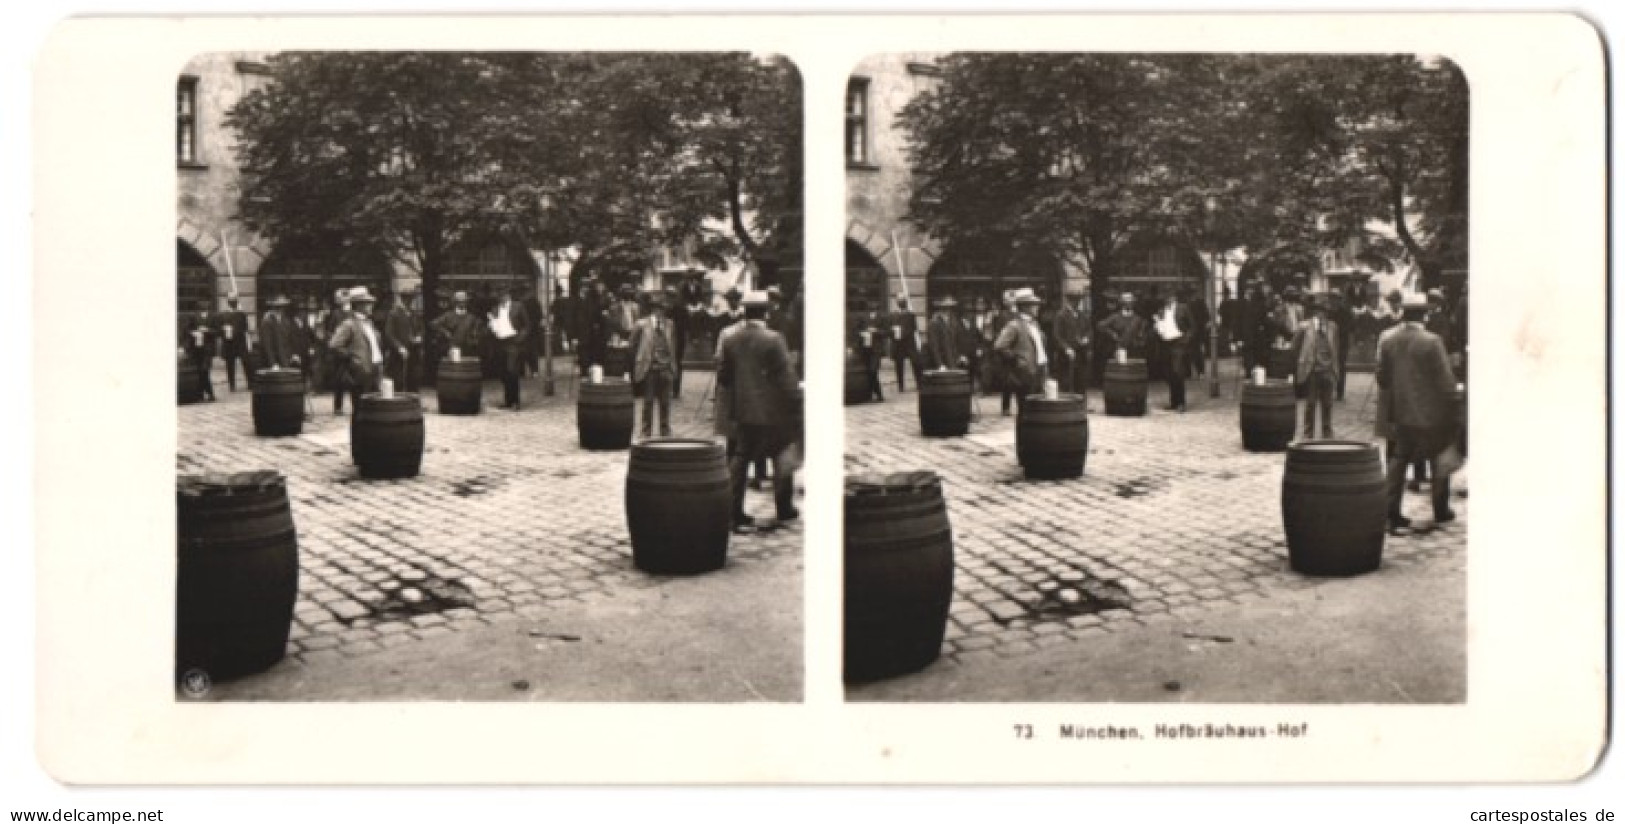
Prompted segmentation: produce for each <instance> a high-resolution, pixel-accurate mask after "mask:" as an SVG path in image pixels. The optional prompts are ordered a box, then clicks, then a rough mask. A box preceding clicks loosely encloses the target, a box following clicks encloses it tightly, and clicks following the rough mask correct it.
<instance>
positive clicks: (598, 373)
mask: <svg viewBox="0 0 1625 824" xmlns="http://www.w3.org/2000/svg"><path fill="white" fill-rule="evenodd" d="M587 379H588V380H590V381H592V382H593V383H594V384H599V383H603V382H604V367H602V366H593V367H592V368H591V369H589V370H587Z"/></svg>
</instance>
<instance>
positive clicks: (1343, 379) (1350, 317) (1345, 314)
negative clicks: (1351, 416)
mask: <svg viewBox="0 0 1625 824" xmlns="http://www.w3.org/2000/svg"><path fill="white" fill-rule="evenodd" d="M1349 300H1350V298H1349V296H1347V295H1345V294H1344V293H1343V291H1342V290H1339V289H1333V290H1332V293H1331V306H1329V307H1328V308H1327V310H1326V319H1327V320H1329V321H1331V323H1332V326H1333V328H1335V329H1336V330H1337V336H1336V343H1337V399H1338V400H1342V399H1343V390H1344V388H1345V387H1346V386H1348V377H1349V369H1348V366H1349V344H1351V343H1353V342H1354V309H1353V307H1351V306H1350V305H1349Z"/></svg>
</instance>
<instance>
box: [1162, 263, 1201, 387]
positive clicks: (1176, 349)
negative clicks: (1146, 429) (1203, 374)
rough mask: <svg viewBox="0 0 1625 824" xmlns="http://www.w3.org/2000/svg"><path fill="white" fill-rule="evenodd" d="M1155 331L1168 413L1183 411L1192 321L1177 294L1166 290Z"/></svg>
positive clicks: (1194, 327) (1186, 306) (1194, 324)
mask: <svg viewBox="0 0 1625 824" xmlns="http://www.w3.org/2000/svg"><path fill="white" fill-rule="evenodd" d="M1155 329H1156V331H1157V337H1158V338H1159V339H1160V340H1161V342H1162V352H1163V356H1164V357H1165V358H1167V361H1166V363H1164V364H1163V368H1164V370H1165V375H1166V377H1167V380H1168V409H1169V410H1171V411H1179V412H1184V411H1185V358H1186V357H1187V356H1188V355H1189V354H1190V342H1191V334H1192V333H1193V332H1194V331H1195V329H1196V321H1195V319H1194V318H1193V317H1192V315H1191V309H1190V305H1189V304H1187V303H1185V302H1184V301H1183V300H1180V293H1179V292H1177V291H1175V290H1173V289H1169V290H1168V297H1167V299H1166V300H1165V301H1164V302H1163V305H1162V309H1161V311H1159V312H1157V316H1156V325H1155Z"/></svg>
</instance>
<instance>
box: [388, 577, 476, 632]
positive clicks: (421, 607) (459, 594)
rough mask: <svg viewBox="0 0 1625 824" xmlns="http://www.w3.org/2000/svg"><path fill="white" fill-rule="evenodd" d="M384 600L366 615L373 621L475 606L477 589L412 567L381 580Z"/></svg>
mask: <svg viewBox="0 0 1625 824" xmlns="http://www.w3.org/2000/svg"><path fill="white" fill-rule="evenodd" d="M378 588H379V589H380V590H382V591H383V593H384V600H383V601H381V602H380V603H378V604H376V605H373V606H372V607H371V609H372V611H371V612H370V613H369V614H368V615H367V616H366V617H368V618H371V619H372V620H374V621H390V620H398V619H403V618H410V617H412V616H414V615H424V614H426V613H431V612H445V611H446V610H448V609H457V608H459V607H469V608H472V607H473V606H474V593H473V592H472V591H470V590H469V588H468V587H466V586H464V585H463V584H461V583H458V582H457V581H448V580H446V579H444V578H441V577H439V576H437V575H429V574H426V573H423V572H422V571H413V572H411V573H407V574H404V575H402V576H400V577H398V578H395V579H392V580H388V581H384V582H382V583H380V584H378Z"/></svg>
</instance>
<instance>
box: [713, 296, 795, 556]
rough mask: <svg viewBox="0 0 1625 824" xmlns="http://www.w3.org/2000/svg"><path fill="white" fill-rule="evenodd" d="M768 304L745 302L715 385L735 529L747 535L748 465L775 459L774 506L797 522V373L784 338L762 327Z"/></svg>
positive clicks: (762, 300)
mask: <svg viewBox="0 0 1625 824" xmlns="http://www.w3.org/2000/svg"><path fill="white" fill-rule="evenodd" d="M767 306H768V300H767V296H766V295H765V294H762V293H760V292H752V293H751V294H750V296H749V297H747V298H746V299H745V301H744V308H745V320H744V322H742V323H741V324H739V326H738V328H737V329H736V330H735V331H734V332H733V333H732V334H730V335H728V336H727V338H726V339H725V340H724V341H723V342H722V355H721V358H720V361H719V362H718V364H717V383H718V384H719V385H721V386H724V387H726V388H728V389H729V391H730V395H731V401H732V406H733V420H734V422H735V426H736V427H737V429H738V432H739V449H738V451H737V452H736V453H735V454H734V456H733V458H732V459H731V461H730V463H729V474H730V475H731V476H732V481H733V526H734V531H735V532H741V533H743V532H749V531H751V530H752V529H753V528H754V527H755V522H754V520H752V518H751V517H750V516H749V515H748V514H746V512H745V473H746V471H747V470H748V469H749V467H750V464H751V463H752V461H754V460H756V459H758V458H761V457H770V458H772V459H773V503H774V505H775V507H776V509H777V514H778V519H779V520H780V521H789V520H793V519H795V518H796V517H797V516H798V515H799V514H800V513H799V512H798V511H797V510H796V508H795V500H794V499H795V473H794V472H792V471H790V468H789V466H788V463H789V461H788V460H787V458H788V452H789V451H790V447H791V446H792V442H793V440H794V434H795V429H794V425H795V420H796V418H797V409H796V406H797V404H798V401H797V394H798V387H797V385H796V374H795V370H794V369H793V368H792V367H791V365H790V350H789V348H788V347H787V346H786V345H785V342H784V337H783V336H782V335H780V334H778V333H777V332H774V331H772V330H770V329H768V328H767V327H766V325H765V324H764V323H763V321H764V319H765V318H766V317H767Z"/></svg>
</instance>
